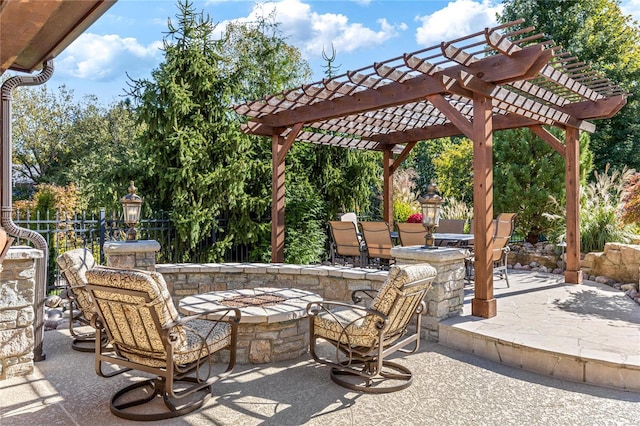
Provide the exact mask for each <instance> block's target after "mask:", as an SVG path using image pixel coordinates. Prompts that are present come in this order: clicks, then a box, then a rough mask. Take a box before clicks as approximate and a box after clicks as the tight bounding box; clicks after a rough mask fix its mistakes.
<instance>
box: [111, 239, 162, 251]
mask: <svg viewBox="0 0 640 426" xmlns="http://www.w3.org/2000/svg"><path fill="white" fill-rule="evenodd" d="M158 251H160V243H158V242H157V241H156V240H137V241H108V242H106V243H104V252H105V253H107V254H123V253H148V252H158Z"/></svg>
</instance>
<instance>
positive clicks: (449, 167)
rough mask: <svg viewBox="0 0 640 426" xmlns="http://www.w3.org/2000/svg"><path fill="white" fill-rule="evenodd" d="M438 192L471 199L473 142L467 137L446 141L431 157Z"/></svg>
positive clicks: (467, 200)
mask: <svg viewBox="0 0 640 426" xmlns="http://www.w3.org/2000/svg"><path fill="white" fill-rule="evenodd" d="M433 165H434V167H435V170H436V176H437V182H438V188H439V190H440V194H441V195H442V196H444V197H447V198H454V199H456V200H460V201H465V202H471V201H473V142H471V140H469V139H467V138H463V139H461V140H460V141H459V142H458V143H452V142H449V143H446V144H444V145H443V150H442V152H441V153H440V155H438V156H437V157H435V158H434V159H433Z"/></svg>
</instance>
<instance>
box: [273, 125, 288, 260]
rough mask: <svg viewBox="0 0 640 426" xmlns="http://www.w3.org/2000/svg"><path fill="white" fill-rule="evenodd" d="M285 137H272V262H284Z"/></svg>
mask: <svg viewBox="0 0 640 426" xmlns="http://www.w3.org/2000/svg"><path fill="white" fill-rule="evenodd" d="M283 149H284V138H283V137H282V136H280V135H273V136H272V139H271V164H272V171H271V262H272V263H283V262H284V169H285V167H284V166H285V164H284V157H285V156H284V155H282V154H281V152H282V150H283Z"/></svg>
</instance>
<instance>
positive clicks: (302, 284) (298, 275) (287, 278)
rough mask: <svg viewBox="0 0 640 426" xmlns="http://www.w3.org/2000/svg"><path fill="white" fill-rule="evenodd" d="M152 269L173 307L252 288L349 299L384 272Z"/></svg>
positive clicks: (223, 266)
mask: <svg viewBox="0 0 640 426" xmlns="http://www.w3.org/2000/svg"><path fill="white" fill-rule="evenodd" d="M156 271H157V272H160V273H161V274H162V275H163V277H164V279H165V281H166V282H167V287H168V288H169V292H170V293H171V296H172V298H173V301H174V302H175V303H176V306H177V305H178V302H179V301H180V299H182V298H183V297H185V296H190V295H193V294H201V293H208V292H210V291H222V290H238V289H243V288H256V287H276V288H289V287H290V288H299V289H302V290H307V291H311V292H313V293H317V294H319V295H320V296H322V298H323V299H325V300H337V301H345V302H347V301H348V302H350V301H351V292H352V291H353V290H358V289H366V288H373V289H379V288H380V286H381V285H382V283H383V282H384V280H385V279H386V278H387V275H388V272H387V271H378V270H372V269H361V268H341V267H335V266H326V265H289V264H285V265H283V264H264V263H202V264H198V263H184V264H159V265H156Z"/></svg>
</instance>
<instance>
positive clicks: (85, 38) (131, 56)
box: [56, 33, 162, 81]
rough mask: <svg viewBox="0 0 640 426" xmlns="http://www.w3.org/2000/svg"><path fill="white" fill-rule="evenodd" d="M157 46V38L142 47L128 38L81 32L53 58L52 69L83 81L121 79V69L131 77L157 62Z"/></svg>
mask: <svg viewBox="0 0 640 426" xmlns="http://www.w3.org/2000/svg"><path fill="white" fill-rule="evenodd" d="M160 47H162V42H161V41H156V42H153V43H151V44H149V45H148V46H144V45H142V44H140V43H139V42H138V41H137V40H136V39H135V38H132V37H126V38H122V37H120V36H119V35H115V34H108V35H97V34H92V33H84V34H82V35H81V36H80V37H78V39H77V40H76V41H74V42H73V43H72V44H71V45H70V46H69V47H68V48H67V49H65V51H64V52H63V54H62V55H60V58H59V59H58V60H56V70H57V71H58V72H60V73H61V74H66V75H70V76H72V77H75V78H81V79H87V80H101V81H109V80H113V79H116V78H122V73H123V70H124V71H126V72H128V73H129V74H130V75H132V76H135V75H136V74H137V71H138V70H141V71H144V72H148V70H149V69H151V68H153V67H154V66H156V65H157V64H158V63H159V61H160V58H161V56H162V55H161V52H160V50H159V49H160Z"/></svg>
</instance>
